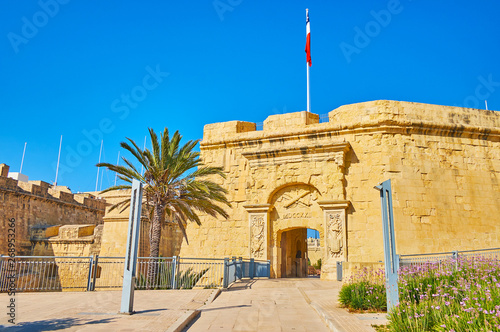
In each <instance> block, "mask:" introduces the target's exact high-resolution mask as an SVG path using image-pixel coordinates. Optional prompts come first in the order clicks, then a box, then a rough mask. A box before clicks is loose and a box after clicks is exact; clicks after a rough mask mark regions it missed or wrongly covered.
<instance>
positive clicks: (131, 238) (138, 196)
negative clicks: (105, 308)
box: [120, 179, 142, 315]
mask: <svg viewBox="0 0 500 332" xmlns="http://www.w3.org/2000/svg"><path fill="white" fill-rule="evenodd" d="M141 208H142V183H141V182H139V181H137V180H135V179H134V180H132V196H131V198H130V215H129V219H128V235H127V253H126V256H125V264H124V268H123V288H122V302H121V306H120V313H122V314H129V315H130V314H133V313H134V289H135V269H136V264H137V253H138V251H139V230H140V226H141V225H140V223H141Z"/></svg>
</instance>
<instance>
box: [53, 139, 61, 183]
mask: <svg viewBox="0 0 500 332" xmlns="http://www.w3.org/2000/svg"><path fill="white" fill-rule="evenodd" d="M61 146H62V135H61V141H60V142H59V154H58V156H57V166H56V180H55V181H54V187H56V186H57V175H58V173H59V161H60V160H61Z"/></svg>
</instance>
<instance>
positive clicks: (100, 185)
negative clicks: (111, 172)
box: [99, 156, 109, 191]
mask: <svg viewBox="0 0 500 332" xmlns="http://www.w3.org/2000/svg"><path fill="white" fill-rule="evenodd" d="M104 159H106V156H104ZM103 177H104V170H102V171H101V183H100V184H99V191H102V178H103ZM108 180H109V179H108Z"/></svg>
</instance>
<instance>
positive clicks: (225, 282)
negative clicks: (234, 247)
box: [222, 258, 229, 288]
mask: <svg viewBox="0 0 500 332" xmlns="http://www.w3.org/2000/svg"><path fill="white" fill-rule="evenodd" d="M228 264H229V258H224V280H223V281H222V287H224V288H227V286H229V280H228V277H229V276H228V274H229V266H228Z"/></svg>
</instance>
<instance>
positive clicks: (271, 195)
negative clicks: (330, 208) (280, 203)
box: [263, 180, 327, 204]
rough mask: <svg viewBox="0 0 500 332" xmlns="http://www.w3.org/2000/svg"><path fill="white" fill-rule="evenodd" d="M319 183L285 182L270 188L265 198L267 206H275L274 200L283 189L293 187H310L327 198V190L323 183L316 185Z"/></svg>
mask: <svg viewBox="0 0 500 332" xmlns="http://www.w3.org/2000/svg"><path fill="white" fill-rule="evenodd" d="M315 182H319V181H317V180H314V181H310V182H305V181H297V182H283V183H280V182H278V183H277V186H276V187H275V188H268V189H267V190H266V191H265V193H264V195H263V197H267V204H273V202H272V201H273V198H275V196H276V194H277V193H278V192H279V191H280V190H282V189H283V188H287V187H293V186H309V187H311V188H314V189H315V190H316V191H317V192H318V193H320V194H321V196H325V195H326V193H327V188H326V186H325V185H324V184H323V183H315Z"/></svg>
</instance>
